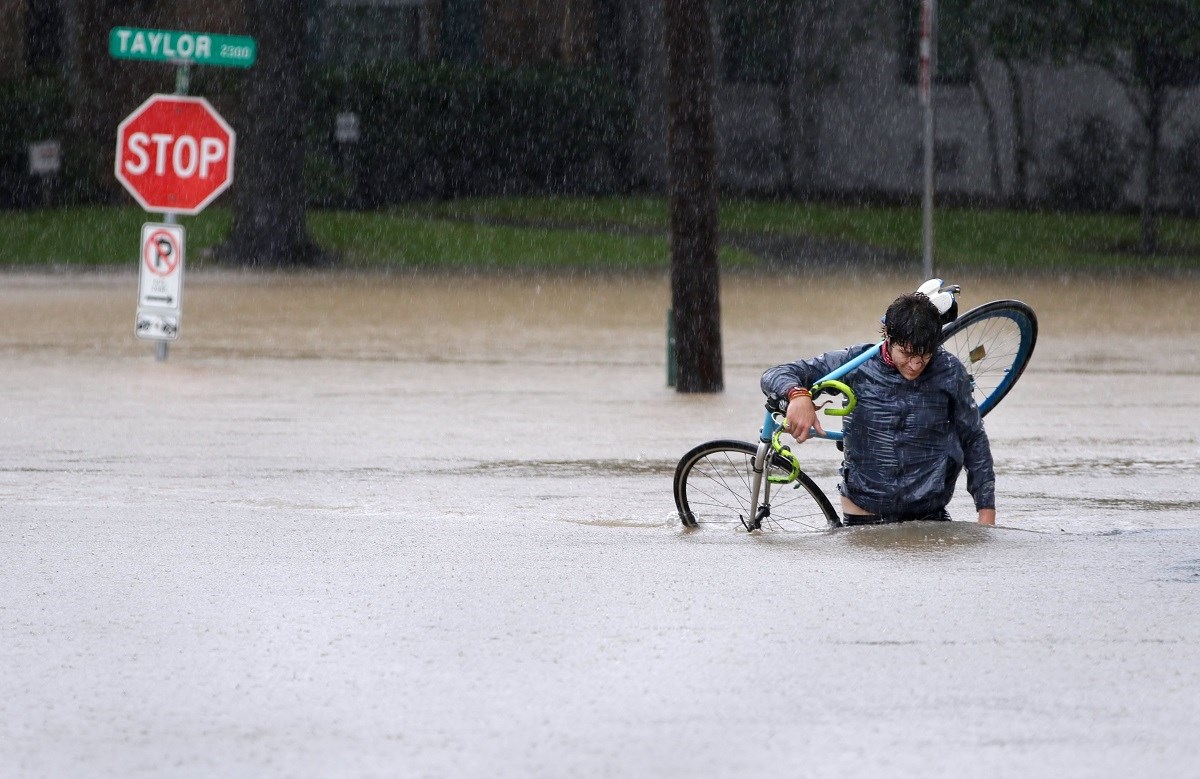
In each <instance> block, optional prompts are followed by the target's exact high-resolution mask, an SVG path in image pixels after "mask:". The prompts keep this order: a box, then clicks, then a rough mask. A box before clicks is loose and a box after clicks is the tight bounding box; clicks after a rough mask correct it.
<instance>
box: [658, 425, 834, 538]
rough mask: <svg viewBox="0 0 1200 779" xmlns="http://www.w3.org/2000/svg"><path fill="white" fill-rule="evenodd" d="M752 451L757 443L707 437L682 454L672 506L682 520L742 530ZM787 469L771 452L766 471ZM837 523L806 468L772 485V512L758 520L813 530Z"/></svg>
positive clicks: (750, 510)
mask: <svg viewBox="0 0 1200 779" xmlns="http://www.w3.org/2000/svg"><path fill="white" fill-rule="evenodd" d="M756 451H757V446H756V445H755V444H751V443H747V442H745V441H709V442H707V443H703V444H700V445H699V446H697V447H696V448H694V449H692V450H691V451H690V452H688V453H687V454H685V455H684V456H683V458H682V459H681V460H680V461H679V465H678V466H677V467H676V468H675V507H676V509H678V510H679V518H680V520H681V521H682V522H683V524H684V525H686V526H688V527H703V528H714V527H715V528H729V529H735V530H741V529H743V527H744V526H745V525H746V524H747V523H750V522H751V520H752V519H753V518H754V513H755V508H756V507H752V506H751V505H750V488H751V484H752V483H753V478H754V455H755V453H756ZM791 470H792V469H791V466H790V465H788V462H787V461H786V460H784V459H783V458H782V457H780V456H779V455H777V454H775V453H773V452H772V453H771V457H770V458H769V462H768V464H767V468H766V473H765V474H764V476H785V475H787V474H788V473H791ZM766 486H767V480H766V478H764V479H763V488H764V489H765V488H766ZM743 520H744V521H743ZM839 524H841V523H840V522H839V521H838V516H837V514H836V513H834V510H833V506H831V505H830V503H829V499H828V498H826V497H825V493H823V492H821V488H820V487H818V486H817V485H816V484H815V483H814V482H813V480H812V479H810V478H809V477H808V476H807V475H805V474H804V473H801V474H800V476H799V478H798V480H797V481H796V482H794V483H793V484H771V485H770V512H769V514H768V515H767V516H766V517H764V518H763V520H762V529H763V530H782V531H809V532H811V531H814V530H825V529H827V528H829V527H835V526H837V525H839Z"/></svg>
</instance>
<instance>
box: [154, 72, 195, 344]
mask: <svg viewBox="0 0 1200 779" xmlns="http://www.w3.org/2000/svg"><path fill="white" fill-rule="evenodd" d="M189 75H190V74H189V72H188V63H186V62H179V63H176V65H175V94H177V95H186V94H187V92H188V81H189ZM163 222H164V223H165V224H169V225H173V224H179V217H178V216H177V215H175V214H173V213H165V214H163ZM169 351H170V344H168V343H167V342H166V341H157V342H155V345H154V360H155V362H166V361H167V354H168V352H169Z"/></svg>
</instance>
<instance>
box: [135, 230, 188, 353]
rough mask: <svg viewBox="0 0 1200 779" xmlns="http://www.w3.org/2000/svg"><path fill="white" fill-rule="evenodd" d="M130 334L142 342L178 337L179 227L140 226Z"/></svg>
mask: <svg viewBox="0 0 1200 779" xmlns="http://www.w3.org/2000/svg"><path fill="white" fill-rule="evenodd" d="M140 246H141V250H140V252H139V255H140V256H139V262H138V309H137V320H136V324H135V325H134V334H135V335H136V336H137V337H138V338H141V339H142V340H144V341H174V340H177V339H178V338H179V320H180V316H181V315H182V313H183V226H182V225H177V224H158V223H154V222H147V223H146V224H144V225H142V241H141V244H140Z"/></svg>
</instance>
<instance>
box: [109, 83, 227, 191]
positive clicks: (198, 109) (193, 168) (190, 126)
mask: <svg viewBox="0 0 1200 779" xmlns="http://www.w3.org/2000/svg"><path fill="white" fill-rule="evenodd" d="M236 138H237V136H236V133H234V131H233V128H232V127H230V126H229V124H228V123H227V122H226V121H225V120H224V119H222V118H221V115H220V114H218V113H217V111H216V109H215V108H213V107H212V106H211V105H210V104H209V102H208V101H207V100H205V99H204V98H202V97H184V96H182V95H152V96H151V97H150V99H148V100H147V101H146V102H144V103H142V104H141V105H140V106H138V107H137V108H136V109H135V110H134V111H133V113H131V114H130V115H129V116H127V117H126V118H125V121H123V122H121V124H120V125H118V126H117V157H116V167H115V173H116V176H117V180H118V181H120V182H121V183H122V184H123V185H124V186H125V189H127V190H129V194H131V195H133V197H134V199H135V200H137V201H138V203H139V204H140V205H141V206H142V208H144V209H145V210H147V211H153V212H158V213H164V214H170V213H176V214H198V213H200V212H201V211H203V210H204V207H205V206H207V205H208V204H209V203H211V202H212V201H213V200H215V199H216V197H217V196H218V195H220V194H221V193H222V192H224V191H225V190H226V189H228V188H229V185H230V184H232V183H233V150H234V143H235V141H236Z"/></svg>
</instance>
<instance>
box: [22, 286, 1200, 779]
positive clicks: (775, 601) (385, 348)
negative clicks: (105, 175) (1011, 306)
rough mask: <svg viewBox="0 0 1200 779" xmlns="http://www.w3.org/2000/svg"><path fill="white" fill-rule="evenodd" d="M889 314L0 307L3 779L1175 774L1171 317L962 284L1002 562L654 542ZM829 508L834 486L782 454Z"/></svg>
mask: <svg viewBox="0 0 1200 779" xmlns="http://www.w3.org/2000/svg"><path fill="white" fill-rule="evenodd" d="M915 281H918V280H917V279H907V278H903V279H902V278H900V277H898V276H888V275H867V276H861V277H855V276H851V275H834V276H827V277H826V276H823V277H808V276H788V277H781V278H767V277H759V276H741V277H732V278H726V279H725V280H724V282H723V297H722V302H723V323H724V339H725V340H724V347H725V348H724V353H725V360H726V373H725V379H726V385H727V386H726V391H725V392H723V393H721V394H719V395H704V396H680V395H678V394H676V393H675V392H674V391H672V390H671V389H670V388H668V387H667V386H666V370H665V327H666V308H667V305H668V299H669V292H668V285H667V282H666V279H665V278H660V277H639V278H615V279H614V278H586V277H554V276H524V277H520V278H500V277H492V278H467V277H457V276H449V277H442V276H393V277H388V276H367V277H352V276H339V275H332V276H308V275H296V276H292V275H286V274H261V275H259V274H237V273H218V272H210V273H194V274H191V275H190V276H189V278H188V279H187V283H186V288H185V291H184V296H183V297H184V319H183V326H182V337H181V340H180V341H179V342H178V343H176V344H173V345H172V346H171V349H170V354H169V358H168V360H167V361H166V362H161V363H159V362H155V360H154V349H153V346H152V345H150V344H147V343H145V342H139V341H136V340H135V339H134V337H133V322H134V306H135V304H136V297H137V289H136V278H135V277H134V276H133V275H132V274H129V275H125V274H112V275H94V276H58V275H48V276H37V275H32V276H31V275H12V274H9V275H3V276H0V441H2V442H3V443H2V444H0V662H2V668H3V673H0V721H2V722H3V723H4V725H3V730H2V731H0V774H3V775H5V776H122V777H128V776H160V775H164V774H168V775H173V776H278V775H284V776H295V775H312V776H320V775H325V776H330V775H338V776H341V775H382V776H395V775H401V776H438V777H440V776H696V775H701V776H735V775H738V776H741V775H746V774H748V773H749V774H759V775H769V776H781V775H785V776H794V775H819V776H856V775H859V776H880V775H888V776H900V775H909V776H962V775H971V776H985V775H986V776H1054V777H1061V776H1134V775H1137V776H1155V775H1158V776H1162V775H1195V772H1196V770H1197V768H1196V766H1198V765H1200V741H1198V740H1197V739H1196V733H1197V732H1200V705H1198V704H1197V701H1200V478H1197V474H1200V412H1198V411H1197V410H1196V404H1197V402H1198V401H1200V391H1198V390H1197V386H1200V347H1198V346H1197V341H1196V333H1197V332H1200V310H1198V309H1200V307H1198V306H1197V305H1196V303H1197V302H1198V301H1200V282H1198V281H1197V280H1196V279H1194V278H1171V279H1137V280H1130V279H1113V280H1107V281H1102V282H1093V281H1087V280H1082V279H1080V278H1078V277H1076V278H1058V277H1050V276H1044V277H1037V278H966V279H954V281H956V282H959V283H961V284H963V285H964V287H965V294H964V296H963V298H962V300H963V302H964V304H965V307H970V306H971V305H975V304H978V303H982V302H984V301H986V300H990V299H994V298H1001V297H1014V298H1020V299H1022V300H1025V301H1026V302H1028V303H1030V304H1031V305H1032V306H1033V307H1034V308H1035V309H1036V310H1037V313H1038V316H1039V322H1040V327H1041V333H1040V339H1039V342H1038V346H1037V350H1036V352H1035V354H1034V358H1033V361H1032V363H1031V365H1030V367H1029V369H1028V370H1027V371H1026V373H1025V375H1024V377H1023V378H1022V379H1021V381H1020V383H1019V384H1018V385H1017V386H1016V388H1015V389H1014V390H1013V392H1012V394H1011V395H1009V397H1008V398H1006V399H1005V401H1004V402H1003V403H1002V404H1001V405H1000V406H999V407H998V409H997V410H996V411H995V412H993V414H992V415H990V416H989V417H988V419H987V429H988V433H989V435H990V437H991V440H992V447H993V453H994V455H995V460H996V471H997V477H998V484H997V501H998V516H999V526H998V527H996V528H981V527H979V526H977V525H974V524H972V523H970V522H969V521H966V520H970V519H971V518H972V517H973V511H972V509H971V504H970V498H969V496H968V495H967V494H966V490H965V487H964V486H963V485H962V484H961V483H960V488H959V495H958V496H956V498H955V502H954V503H953V504H952V506H951V512H952V514H953V515H954V516H955V518H957V519H960V520H964V521H962V522H955V523H951V524H949V525H941V524H934V525H911V526H904V527H893V528H854V529H845V530H838V531H834V532H829V533H820V534H796V533H790V534H784V533H763V534H756V535H753V536H751V535H748V534H745V533H732V532H729V533H725V532H716V531H709V532H689V531H685V530H683V528H681V527H680V525H679V523H678V522H677V521H676V520H675V517H674V511H673V505H672V499H671V486H670V480H671V474H672V470H673V468H674V465H675V462H676V461H677V460H678V458H679V456H680V455H681V454H682V453H683V452H684V451H686V450H687V449H689V448H691V447H692V446H693V445H694V444H696V443H699V442H700V441H703V440H707V439H710V438H742V439H750V438H752V437H753V436H754V435H755V434H756V433H757V425H758V424H759V422H760V421H761V411H762V397H761V395H760V393H759V391H758V376H759V374H760V373H761V371H762V370H763V369H764V368H766V367H769V366H770V365H773V364H776V363H778V362H782V361H784V360H788V359H794V358H797V357H801V356H810V355H812V354H815V353H818V352H821V351H824V350H826V349H830V348H836V347H841V346H845V345H848V344H851V343H858V342H862V341H867V340H872V339H873V338H874V336H875V334H876V331H877V329H878V321H879V316H880V313H881V312H882V310H883V309H884V308H885V307H886V305H887V303H888V302H889V301H890V300H891V299H892V298H893V297H894V296H895V295H896V294H897V293H898V292H900V291H903V290H905V289H908V288H910V287H911V286H913V282H915ZM799 454H800V455H801V458H802V461H803V462H804V463H805V467H806V469H807V470H808V471H809V472H810V473H812V474H814V475H815V476H816V477H817V479H818V481H819V482H820V483H821V484H822V486H823V487H824V488H825V489H826V490H827V491H829V492H832V490H833V484H834V482H835V480H836V466H837V462H838V454H837V452H836V450H835V449H834V447H833V446H832V445H830V444H828V443H826V442H812V443H810V444H806V445H804V447H802V448H801V449H800V451H799Z"/></svg>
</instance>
